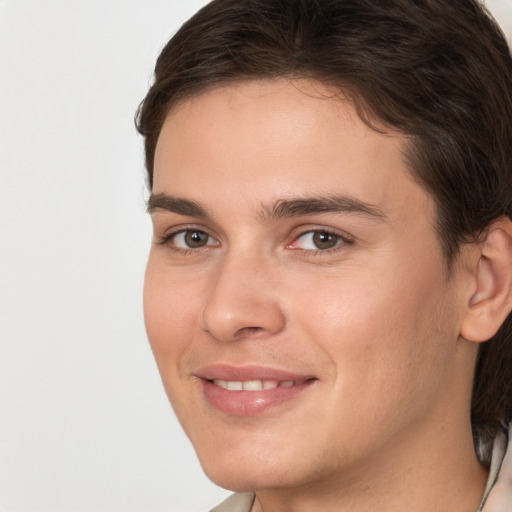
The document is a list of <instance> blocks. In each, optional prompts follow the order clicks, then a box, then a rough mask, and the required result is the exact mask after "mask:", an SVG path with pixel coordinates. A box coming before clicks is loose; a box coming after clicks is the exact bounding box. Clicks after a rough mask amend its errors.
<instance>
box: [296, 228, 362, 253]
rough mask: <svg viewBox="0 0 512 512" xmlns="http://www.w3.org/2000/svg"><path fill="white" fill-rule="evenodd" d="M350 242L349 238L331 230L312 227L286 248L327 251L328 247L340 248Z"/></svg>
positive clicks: (350, 243)
mask: <svg viewBox="0 0 512 512" xmlns="http://www.w3.org/2000/svg"><path fill="white" fill-rule="evenodd" d="M352 243H353V242H352V241H351V240H350V239H347V238H345V237H344V236H343V235H340V234H338V233H335V232H333V231H327V230H325V229H314V230H311V231H306V232H305V233H302V234H301V235H300V236H299V237H298V238H296V239H295V240H294V241H293V242H292V243H291V244H290V245H289V246H288V248H289V249H302V250H305V251H313V252H314V251H316V252H321V251H328V250H329V249H337V248H340V249H341V248H342V247H343V246H345V245H352Z"/></svg>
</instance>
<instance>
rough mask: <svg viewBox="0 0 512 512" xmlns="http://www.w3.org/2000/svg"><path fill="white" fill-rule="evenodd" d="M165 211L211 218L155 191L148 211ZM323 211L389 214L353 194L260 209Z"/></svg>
mask: <svg viewBox="0 0 512 512" xmlns="http://www.w3.org/2000/svg"><path fill="white" fill-rule="evenodd" d="M156 210H163V211H167V212H171V213H175V214H177V215H183V216H188V217H199V218H209V217H210V215H209V214H208V212H207V210H206V209H205V208H203V207H202V206H201V205H200V204H199V203H196V202H195V201H191V200H189V199H183V198H180V197H174V196H171V195H168V194H165V193H159V194H151V196H150V197H149V200H148V203H147V211H148V213H150V214H152V213H153V212H155V211H156ZM322 213H354V214H358V215H364V216H368V217H372V218H376V219H381V220H385V219H386V215H385V214H384V213H383V211H382V210H381V209H379V208H378V207H377V206H375V205H372V204H370V203H366V202H364V201H361V200H359V199H357V198H355V197H352V196H328V197H304V198H292V199H279V200H278V201H276V202H275V203H274V204H273V205H271V206H264V207H263V208H262V209H261V211H260V212H259V215H260V217H262V218H263V219H264V220H266V221H269V220H274V219H282V218H287V217H301V216H305V215H315V214H322Z"/></svg>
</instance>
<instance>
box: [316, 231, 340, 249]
mask: <svg viewBox="0 0 512 512" xmlns="http://www.w3.org/2000/svg"><path fill="white" fill-rule="evenodd" d="M340 240H341V237H340V236H339V235H335V234H334V233H329V232H328V231H314V232H313V238H312V242H313V244H314V245H315V246H316V248H317V249H332V248H333V247H336V245H338V244H339V242H340Z"/></svg>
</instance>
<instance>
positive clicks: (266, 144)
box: [144, 80, 486, 512]
mask: <svg viewBox="0 0 512 512" xmlns="http://www.w3.org/2000/svg"><path fill="white" fill-rule="evenodd" d="M406 143H407V141H406V139H405V138H404V137H403V136H402V135H400V134H396V133H390V132H388V133H386V134H382V133H377V132H375V131H373V130H371V129H370V128H368V126H366V125H365V124H364V123H363V122H362V121H361V120H360V119H359V117H358V116H357V114H356V113H355V111H354V108H353V106H352V105H351V104H350V103H349V102H348V101H346V100H344V99H343V97H341V96H340V95H339V94H338V95H336V97H333V91H332V90H331V91H330V90H327V89H326V88H325V87H323V86H321V85H319V84H312V83H308V82H294V83H291V82H289V81H284V80H282V81H254V82H244V83H241V84H234V85H230V86H226V87H221V88H218V89H214V90H211V91H208V92H205V93H203V94H201V95H198V96H195V97H193V98H192V99H190V100H187V101H186V102H182V103H181V104H179V105H178V106H177V107H175V108H174V109H173V110H172V111H171V113H170V115H169V116H168V118H167V120H166V121H165V123H164V125H163V129H162V132H161V135H160V138H159V141H158V145H157V148H156V154H155V171H154V188H153V196H154V197H156V196H158V195H159V194H165V195H166V196H172V197H175V198H182V199H186V200H188V201H193V202H194V203H195V204H197V205H198V206H200V207H201V209H202V210H203V211H202V212H200V214H199V213H198V212H197V211H192V210H190V211H188V212H186V211H183V209H181V213H177V212H176V211H170V210H169V209H167V208H166V207H165V205H163V203H162V202H160V203H159V205H157V206H155V207H153V208H152V211H151V213H152V219H153V224H154V243H153V245H152V249H151V253H150V257H149V261H148V266H147V273H146V284H145V294H144V302H145V317H146V326H147V332H148V337H149V340H150V343H151V347H152V349H153V352H154V354H155V358H156V361H157V364H158V367H159V371H160V373H161V376H162V380H163V384H164V386H165V389H166V391H167V394H168V396H169V399H170V401H171V403H172V406H173V408H174V410H175V412H176V414H177V416H178V418H179V420H180V422H181V424H182V426H183V428H184V430H185V431H186V433H187V435H188V436H189V437H190V439H191V441H192V443H193V445H194V447H195V449H196V451H197V454H198V456H199V459H200V461H201V464H202V466H203V468H204V470H205V472H206V473H207V475H208V476H209V477H210V478H211V479H212V480H213V481H215V482H216V483H218V484H219V485H221V486H224V487H226V488H229V489H232V490H236V491H257V499H256V503H255V505H254V508H253V510H254V512H258V511H262V510H265V511H267V512H268V511H272V512H277V511H285V510H286V511H292V510H293V511H302V510H305V511H306V510H338V511H351V512H356V511H368V510H377V509H378V510H379V511H394V512H397V511H409V512H410V510H414V511H415V512H421V511H425V512H427V511H428V512H431V511H432V510H436V511H438V512H439V511H446V512H448V511H450V512H454V511H460V512H470V511H474V510H476V508H477V506H478V504H479V502H480V499H481V496H482V493H483V489H484V486H485V480H486V473H485V471H484V470H483V468H482V467H481V466H480V465H479V463H478V462H477V460H476V457H475V455H474V450H473V447H472V437H471V430H470V423H469V403H470V394H471V382H472V372H473V367H474V361H475V356H476V343H472V342H470V341H467V340H465V339H463V338H462V337H461V336H460V335H459V333H460V329H461V323H462V322H463V321H464V318H465V315H466V311H467V307H468V302H469V301H470V298H471V295H472V293H474V279H471V278H470V273H469V272H466V270H465V269H466V268H469V267H470V266H471V264H472V262H474V254H473V252H472V249H471V248H468V249H465V250H464V251H463V254H462V256H461V258H460V261H459V262H458V264H457V265H456V268H455V270H454V272H453V273H452V274H451V275H450V276H448V273H447V270H446V263H445V261H444V258H443V254H442V251H441V246H440V243H439V239H438V236H437V234H436V231H435V229H434V227H433V226H434V220H435V208H434V203H433V200H432V198H431V197H430V196H429V195H428V194H427V193H426V192H425V191H424V190H423V189H422V188H421V187H420V186H419V185H418V184H417V183H416V182H415V181H414V180H413V179H412V177H411V175H410V172H409V169H408V167H407V162H406V159H405V157H404V156H403V155H404V151H405V149H406ZM333 196H336V197H344V198H345V199H346V198H349V199H350V200H351V201H352V200H354V201H355V200H358V201H359V202H362V203H363V205H361V204H359V203H357V206H358V208H355V209H354V208H352V209H353V210H355V211H346V210H347V208H346V204H345V208H342V209H341V210H339V211H327V212H318V211H316V212H315V211H312V212H309V213H308V212H307V211H301V212H299V213H298V214H296V215H291V214H290V212H286V211H285V212H284V213H283V212H281V214H276V212H275V205H276V204H280V202H282V201H283V200H288V201H289V200H294V199H307V201H306V202H305V203H308V201H309V203H311V204H312V203H313V202H312V201H311V198H313V199H318V198H326V197H327V198H331V197H333ZM160 197H161V196H160ZM173 204H175V203H173ZM301 204H302V203H301ZM273 208H274V209H273ZM364 208H367V210H368V211H362V209H364ZM171 209H173V210H176V208H175V207H174V206H173V207H172V208H171ZM178 210H179V208H178ZM313 210H314V208H313ZM348 210H350V208H348ZM272 212H273V213H274V214H273V215H272ZM185 229H188V230H189V231H188V234H189V235H190V234H191V232H193V231H194V230H195V231H200V232H202V233H205V235H203V236H204V238H203V242H204V243H205V245H203V246H199V247H195V248H190V247H188V246H187V244H186V241H187V239H186V238H184V236H183V230H185ZM325 231H327V232H329V233H331V235H330V238H329V240H330V241H331V242H333V244H334V245H333V247H331V248H330V249H322V248H320V249H319V248H318V246H316V245H315V239H314V238H313V236H312V233H317V238H318V234H319V233H322V232H325ZM212 363H224V364H229V365H235V366H242V367H243V366H246V365H258V366H265V367H270V368H277V369H281V370H287V371H290V372H295V373H299V374H307V375H312V376H314V377H315V380H314V381H313V383H312V385H309V386H307V388H306V389H305V390H304V391H303V392H300V393H299V394H298V395H297V396H296V397H294V398H292V399H290V400H287V401H285V402H284V403H281V404H279V405H276V406H274V407H270V408H267V409H265V410H264V411H263V412H262V413H260V414H256V415H253V416H237V415H232V414H226V413H224V412H222V411H220V410H219V409H217V408H215V407H213V406H212V405H211V403H210V402H209V401H208V400H207V399H206V398H205V395H204V392H203V385H202V382H201V379H200V378H199V377H198V372H199V371H200V369H201V368H203V367H204V366H205V365H208V364H212ZM448 452H449V453H450V457H446V453H448Z"/></svg>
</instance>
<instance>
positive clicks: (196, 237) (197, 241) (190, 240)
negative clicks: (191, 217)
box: [183, 231, 209, 249]
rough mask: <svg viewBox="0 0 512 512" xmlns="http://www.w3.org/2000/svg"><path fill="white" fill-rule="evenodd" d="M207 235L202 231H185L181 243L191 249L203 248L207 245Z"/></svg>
mask: <svg viewBox="0 0 512 512" xmlns="http://www.w3.org/2000/svg"><path fill="white" fill-rule="evenodd" d="M208 238H209V237H208V235H207V234H206V233H205V232H204V231H185V236H184V239H183V241H184V242H185V244H186V245H187V247H190V248H191V249H197V248H198V247H204V246H205V245H207V243H208Z"/></svg>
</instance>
